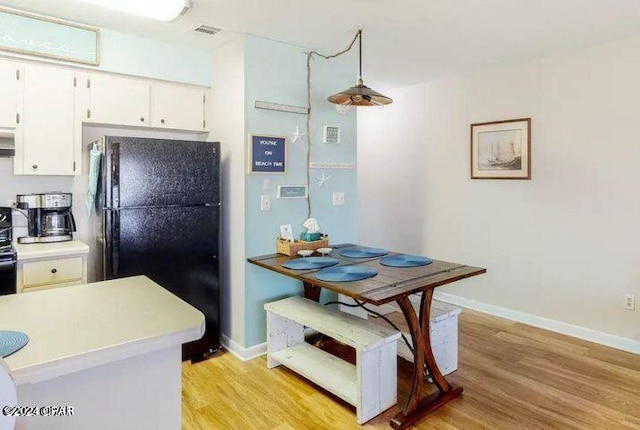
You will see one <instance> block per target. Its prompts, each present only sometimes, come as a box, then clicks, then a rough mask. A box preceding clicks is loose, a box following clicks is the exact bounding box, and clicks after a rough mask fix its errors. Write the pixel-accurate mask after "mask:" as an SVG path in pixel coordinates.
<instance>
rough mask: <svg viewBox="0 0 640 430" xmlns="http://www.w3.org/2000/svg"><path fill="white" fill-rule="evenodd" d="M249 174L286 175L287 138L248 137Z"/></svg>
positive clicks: (258, 135)
mask: <svg viewBox="0 0 640 430" xmlns="http://www.w3.org/2000/svg"><path fill="white" fill-rule="evenodd" d="M249 163H250V165H249V173H286V172H287V138H286V137H284V136H269V135H263V134H252V135H249Z"/></svg>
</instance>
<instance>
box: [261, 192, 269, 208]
mask: <svg viewBox="0 0 640 430" xmlns="http://www.w3.org/2000/svg"><path fill="white" fill-rule="evenodd" d="M260 210H261V211H270V210H271V196H270V195H269V194H263V195H261V196H260Z"/></svg>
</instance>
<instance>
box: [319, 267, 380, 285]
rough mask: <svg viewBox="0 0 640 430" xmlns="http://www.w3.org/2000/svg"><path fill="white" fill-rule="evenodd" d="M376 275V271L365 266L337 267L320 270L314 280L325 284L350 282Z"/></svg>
mask: <svg viewBox="0 0 640 430" xmlns="http://www.w3.org/2000/svg"><path fill="white" fill-rule="evenodd" d="M377 274H378V271H377V270H376V269H374V268H371V267H367V266H361V265H354V266H338V267H329V268H328V269H322V270H321V271H319V272H318V273H316V278H317V279H319V280H321V281H326V282H352V281H361V280H362V279H367V278H371V277H373V276H376V275H377Z"/></svg>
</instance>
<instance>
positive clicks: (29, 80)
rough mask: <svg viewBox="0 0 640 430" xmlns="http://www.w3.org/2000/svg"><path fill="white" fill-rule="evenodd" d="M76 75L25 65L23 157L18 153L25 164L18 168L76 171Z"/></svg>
mask: <svg viewBox="0 0 640 430" xmlns="http://www.w3.org/2000/svg"><path fill="white" fill-rule="evenodd" d="M73 79H74V72H72V71H70V70H64V69H55V68H52V67H44V66H36V65H25V68H24V83H23V85H24V106H23V115H22V118H21V119H20V124H19V132H20V135H21V136H20V138H19V139H17V142H16V144H17V145H21V146H22V151H21V153H22V157H21V158H22V160H20V158H18V157H16V164H21V165H18V166H16V169H15V170H16V172H19V171H22V173H24V174H27V175H73V174H74V161H75V160H74V157H73V155H74V134H75V133H74V131H75V128H74V124H75V122H74V87H73V85H74V81H73ZM18 142H19V143H18ZM16 152H18V151H16Z"/></svg>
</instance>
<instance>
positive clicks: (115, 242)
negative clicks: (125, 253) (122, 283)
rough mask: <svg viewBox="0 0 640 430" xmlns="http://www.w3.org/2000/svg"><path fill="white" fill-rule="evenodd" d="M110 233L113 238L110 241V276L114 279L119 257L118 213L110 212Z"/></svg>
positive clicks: (116, 273)
mask: <svg viewBox="0 0 640 430" xmlns="http://www.w3.org/2000/svg"><path fill="white" fill-rule="evenodd" d="M111 220H112V221H111V222H112V224H111V229H112V230H111V231H112V232H113V238H112V239H111V244H112V248H113V249H112V254H111V267H112V271H113V273H112V275H113V277H114V278H117V277H118V265H119V257H118V256H119V255H120V212H118V211H112V212H111Z"/></svg>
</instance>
